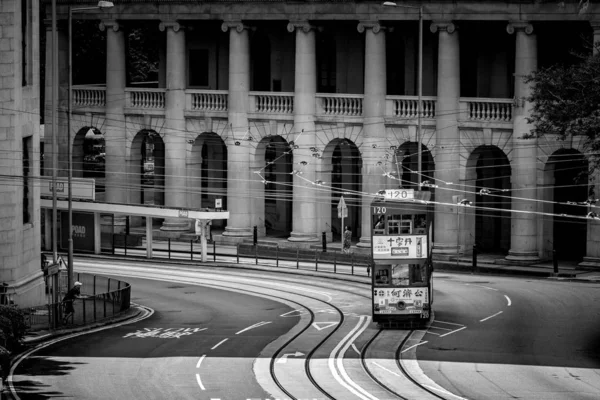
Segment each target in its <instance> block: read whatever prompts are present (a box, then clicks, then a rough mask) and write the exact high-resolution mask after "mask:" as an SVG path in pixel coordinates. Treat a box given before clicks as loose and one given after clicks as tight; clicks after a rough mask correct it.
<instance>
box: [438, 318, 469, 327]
mask: <svg viewBox="0 0 600 400" xmlns="http://www.w3.org/2000/svg"><path fill="white" fill-rule="evenodd" d="M435 322H439V323H441V324H448V325H456V326H464V325H463V324H455V323H454V322H444V321H439V320H437V319H436V320H435Z"/></svg>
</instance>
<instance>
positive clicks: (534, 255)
mask: <svg viewBox="0 0 600 400" xmlns="http://www.w3.org/2000/svg"><path fill="white" fill-rule="evenodd" d="M504 260H506V262H508V263H509V264H512V265H530V264H536V263H539V262H540V261H541V259H540V257H539V255H538V252H537V251H514V250H509V251H508V255H507V256H506V257H504ZM503 264H504V263H503Z"/></svg>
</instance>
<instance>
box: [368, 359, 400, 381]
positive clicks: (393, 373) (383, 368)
mask: <svg viewBox="0 0 600 400" xmlns="http://www.w3.org/2000/svg"><path fill="white" fill-rule="evenodd" d="M373 364H375V365H377V366H378V367H379V368H381V369H382V370H384V371H387V372H389V373H390V374H392V375H396V376H397V377H399V378H401V377H402V376H401V375H398V374H397V373H395V372H394V371H392V370H389V369H387V368H386V367H384V366H383V365H379V364H378V363H377V362H375V361H373Z"/></svg>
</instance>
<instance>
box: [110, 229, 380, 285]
mask: <svg viewBox="0 0 600 400" xmlns="http://www.w3.org/2000/svg"><path fill="white" fill-rule="evenodd" d="M115 236H118V235H115ZM140 239H141V238H140ZM134 242H138V243H141V244H140V245H136V246H131V245H129V244H128V243H134ZM146 245H147V243H146V242H145V240H143V241H138V240H118V241H113V248H112V251H111V252H110V255H115V256H125V257H127V258H132V259H148V258H147V252H146ZM152 259H153V260H165V259H166V260H173V261H182V262H200V261H201V259H202V252H201V245H200V243H199V242H197V241H196V240H194V239H190V240H187V241H182V240H171V239H162V240H161V239H153V241H152ZM206 260H207V261H208V262H225V263H233V264H255V265H257V264H261V265H264V266H274V267H281V268H293V269H304V270H310V271H322V272H332V273H338V274H339V273H341V274H349V275H360V276H369V274H370V267H371V264H372V260H371V255H370V253H359V252H354V251H351V252H350V253H348V254H346V253H344V252H342V251H340V250H338V249H335V248H329V249H328V250H327V251H324V250H323V249H321V248H317V249H301V248H296V247H287V246H286V247H282V246H279V245H261V244H257V245H253V244H246V243H239V244H237V245H235V246H217V244H216V243H215V242H214V241H212V242H211V243H209V245H208V246H207V254H206Z"/></svg>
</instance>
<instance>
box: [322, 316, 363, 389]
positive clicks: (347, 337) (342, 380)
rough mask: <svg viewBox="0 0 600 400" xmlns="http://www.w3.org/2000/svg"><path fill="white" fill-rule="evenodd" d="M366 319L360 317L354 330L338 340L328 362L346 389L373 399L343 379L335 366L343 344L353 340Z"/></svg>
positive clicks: (332, 372) (334, 375)
mask: <svg viewBox="0 0 600 400" xmlns="http://www.w3.org/2000/svg"><path fill="white" fill-rule="evenodd" d="M364 320H365V318H364V317H360V319H359V321H358V324H356V326H355V327H354V328H352V330H351V331H350V332H349V333H348V334H347V335H346V336H344V338H343V339H342V340H340V341H339V342H338V344H337V345H336V346H335V348H334V349H333V350H332V351H331V353H330V354H329V360H327V364H328V366H329V370H330V371H331V374H332V375H333V377H334V378H335V380H336V381H338V383H339V384H340V385H342V386H343V387H345V388H346V389H348V390H349V391H350V392H351V393H352V394H354V395H355V396H357V397H359V398H361V399H363V400H367V399H370V400H373V398H372V397H365V396H363V395H361V394H360V393H359V392H358V391H356V390H355V389H354V388H353V387H352V386H350V385H349V384H348V383H346V381H345V379H342V377H341V376H340V374H339V373H338V371H337V369H336V368H335V363H334V360H335V359H336V357H338V356H339V354H338V351H339V350H340V349H341V348H342V346H344V343H345V342H349V343H352V342H353V340H351V336H353V335H354V334H355V333H356V332H357V331H358V330H359V329H360V327H361V325H362V323H363V321H364ZM368 321H369V319H367V323H368ZM366 327H367V326H366V325H365V326H364V327H363V330H364V329H365V328H366ZM359 334H360V333H359ZM338 361H339V360H338Z"/></svg>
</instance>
